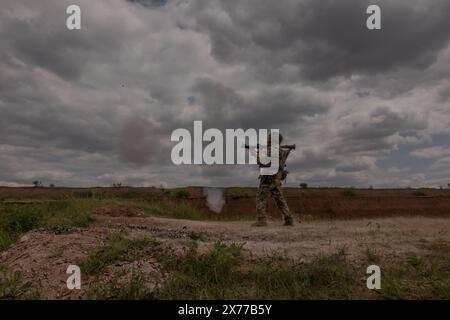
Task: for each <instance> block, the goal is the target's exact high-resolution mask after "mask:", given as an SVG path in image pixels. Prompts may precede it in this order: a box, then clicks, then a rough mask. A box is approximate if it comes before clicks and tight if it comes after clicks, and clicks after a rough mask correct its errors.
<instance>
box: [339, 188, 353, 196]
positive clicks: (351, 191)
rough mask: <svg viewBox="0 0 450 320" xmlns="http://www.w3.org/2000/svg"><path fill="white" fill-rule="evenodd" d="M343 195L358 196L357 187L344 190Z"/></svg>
mask: <svg viewBox="0 0 450 320" xmlns="http://www.w3.org/2000/svg"><path fill="white" fill-rule="evenodd" d="M342 195H343V196H344V197H356V191H355V188H349V189H345V190H344V191H342Z"/></svg>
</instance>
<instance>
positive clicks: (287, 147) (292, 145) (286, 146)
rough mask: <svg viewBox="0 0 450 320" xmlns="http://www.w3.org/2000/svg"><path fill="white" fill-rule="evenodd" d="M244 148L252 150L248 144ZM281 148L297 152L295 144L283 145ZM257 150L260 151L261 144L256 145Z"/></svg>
mask: <svg viewBox="0 0 450 320" xmlns="http://www.w3.org/2000/svg"><path fill="white" fill-rule="evenodd" d="M244 147H245V149H250V146H249V145H248V144H246V145H245V146H244ZM280 148H284V149H290V150H295V144H285V145H281V146H280ZM256 149H259V143H258V144H257V145H256Z"/></svg>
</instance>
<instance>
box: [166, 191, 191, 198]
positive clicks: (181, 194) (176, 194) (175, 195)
mask: <svg viewBox="0 0 450 320" xmlns="http://www.w3.org/2000/svg"><path fill="white" fill-rule="evenodd" d="M171 196H172V197H173V198H176V199H188V198H189V197H190V196H191V194H190V193H189V191H187V190H184V189H180V190H176V191H174V192H172V193H171Z"/></svg>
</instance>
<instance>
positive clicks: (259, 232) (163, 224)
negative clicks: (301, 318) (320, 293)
mask: <svg viewBox="0 0 450 320" xmlns="http://www.w3.org/2000/svg"><path fill="white" fill-rule="evenodd" d="M127 215H128V216H109V215H108V216H107V215H97V216H96V222H95V223H94V224H93V225H92V226H91V227H90V228H89V229H84V230H82V229H74V230H71V231H70V232H69V233H67V234H54V233H52V232H51V231H48V230H35V231H31V232H29V233H27V234H25V235H24V236H23V237H22V238H21V239H20V240H19V241H18V242H17V243H16V244H14V245H13V246H11V247H10V248H9V249H8V250H6V251H5V252H3V253H1V254H0V265H3V266H7V267H8V268H9V269H10V270H12V271H19V272H21V273H22V275H23V277H24V279H25V280H26V281H28V282H30V283H32V284H33V286H35V287H38V288H39V289H40V290H39V291H40V292H45V293H46V294H45V298H57V299H59V298H75V299H76V298H83V297H84V294H85V293H84V292H82V291H81V292H80V291H78V292H77V291H76V290H75V291H68V290H67V289H66V288H65V281H66V279H67V275H66V269H67V266H68V265H69V264H74V263H76V262H77V261H80V259H83V258H84V257H86V256H87V253H88V252H89V250H92V249H94V248H97V247H100V246H101V245H102V244H103V240H104V239H105V237H106V236H107V234H109V233H111V232H115V231H121V230H122V231H127V232H128V233H129V235H130V236H132V237H142V236H147V237H155V238H158V239H160V240H162V241H163V242H164V243H166V244H168V245H170V246H171V247H172V248H175V249H177V248H182V247H183V246H185V245H186V243H187V242H188V241H191V240H192V239H196V240H197V243H198V244H199V250H206V249H207V248H209V247H210V246H211V245H212V244H213V243H214V242H216V241H219V240H220V241H223V242H225V243H232V242H233V243H243V244H244V249H247V250H246V251H245V252H247V253H248V255H249V258H257V257H260V256H263V255H269V254H277V255H283V256H286V257H290V258H293V259H298V260H299V261H300V262H301V261H302V260H304V261H307V260H309V259H310V258H312V257H314V256H317V255H318V254H321V253H332V252H336V251H337V250H339V249H345V252H346V254H347V256H348V258H349V259H350V260H353V261H355V262H357V261H358V260H360V259H364V256H365V252H366V250H367V249H368V248H370V249H371V250H373V251H374V252H376V253H377V254H379V255H382V256H384V257H387V258H389V257H392V258H395V257H399V256H400V257H401V256H407V255H420V254H426V252H427V250H428V249H427V244H430V243H433V242H434V241H438V240H439V241H445V242H447V243H449V242H450V219H444V218H423V217H409V218H385V219H363V220H351V221H342V220H341V221H311V222H305V223H301V224H298V223H297V224H296V225H295V226H294V227H283V226H281V222H280V221H272V222H270V224H269V226H268V227H264V228H255V227H251V226H250V225H251V222H249V221H239V222H211V221H188V220H175V219H166V218H156V217H141V216H133V215H132V214H131V215H129V214H127Z"/></svg>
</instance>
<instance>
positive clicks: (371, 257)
mask: <svg viewBox="0 0 450 320" xmlns="http://www.w3.org/2000/svg"><path fill="white" fill-rule="evenodd" d="M430 248H431V246H430ZM439 248H442V244H440V245H439ZM368 252H369V253H368ZM365 253H366V259H367V261H358V262H352V261H349V260H348V259H347V255H346V253H345V251H344V250H339V251H337V252H335V253H333V254H326V255H325V254H322V255H319V256H317V257H315V258H313V259H311V260H310V261H308V262H304V263H301V264H299V263H298V261H296V260H294V259H288V258H285V257H283V256H275V255H274V256H265V257H261V258H258V259H254V258H251V257H250V256H249V255H248V252H246V251H245V250H244V249H243V247H242V244H233V243H232V244H224V243H222V242H217V243H215V244H214V245H213V246H212V247H211V248H210V249H209V250H208V251H206V252H203V253H201V252H199V250H198V247H197V244H196V242H195V241H192V242H190V243H189V245H188V246H187V247H186V248H185V251H184V253H182V254H180V253H173V252H170V251H167V250H160V251H156V253H155V252H154V251H152V254H153V258H156V259H157V260H158V261H159V264H160V268H161V273H163V274H165V275H168V276H167V277H160V279H161V281H160V283H159V286H156V287H153V288H152V289H150V288H149V287H148V286H147V284H148V283H149V282H150V281H155V278H153V280H151V279H149V275H147V274H145V273H143V272H142V271H138V270H133V271H132V276H131V279H129V280H128V281H126V282H123V281H122V282H121V281H119V279H121V277H122V279H123V274H119V275H118V276H117V277H114V278H113V279H112V280H109V281H100V280H98V279H97V281H96V282H95V285H94V288H93V289H92V293H91V297H93V298H111V299H115V298H121V299H264V300H266V299H277V300H278V299H448V298H450V293H449V288H450V286H449V284H450V282H449V281H450V270H449V268H450V267H449V265H450V264H449V259H450V258H449V257H450V255H448V256H443V255H442V254H441V253H442V252H438V251H434V250H433V249H432V251H431V253H430V254H429V255H426V256H421V257H420V258H419V257H416V256H411V257H407V258H405V259H399V260H386V258H384V257H382V256H380V255H378V254H376V253H375V252H372V251H367V252H365ZM117 256H119V255H115V257H116V258H117ZM116 258H114V259H116ZM114 259H109V261H108V263H111V260H114ZM370 261H376V262H377V263H376V264H377V265H379V266H380V267H381V272H382V273H381V277H382V280H381V286H382V287H381V289H380V290H369V289H367V287H366V278H367V276H368V275H367V274H366V273H365V271H366V268H367V266H368V265H370V264H371V262H370ZM418 261H420V263H419V262H418ZM128 278H130V277H128Z"/></svg>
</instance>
